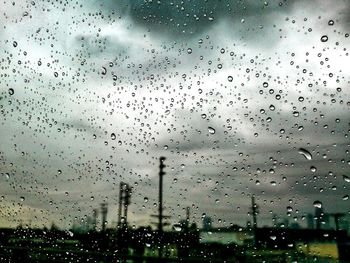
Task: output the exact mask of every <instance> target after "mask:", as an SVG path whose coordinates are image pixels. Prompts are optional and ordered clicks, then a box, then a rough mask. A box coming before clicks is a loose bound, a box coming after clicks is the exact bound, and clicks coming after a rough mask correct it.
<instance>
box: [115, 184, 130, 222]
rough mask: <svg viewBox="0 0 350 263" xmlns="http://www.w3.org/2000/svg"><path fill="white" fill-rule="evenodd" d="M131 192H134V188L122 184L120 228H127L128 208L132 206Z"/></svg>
mask: <svg viewBox="0 0 350 263" xmlns="http://www.w3.org/2000/svg"><path fill="white" fill-rule="evenodd" d="M131 191H132V187H131V186H130V185H129V184H126V183H123V182H121V183H120V188H119V207H118V228H121V227H124V226H127V218H128V206H129V205H130V197H131ZM122 208H123V209H122ZM122 221H123V222H122Z"/></svg>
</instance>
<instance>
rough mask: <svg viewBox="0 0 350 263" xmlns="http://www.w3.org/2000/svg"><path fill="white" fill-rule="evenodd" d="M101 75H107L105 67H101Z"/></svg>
mask: <svg viewBox="0 0 350 263" xmlns="http://www.w3.org/2000/svg"><path fill="white" fill-rule="evenodd" d="M101 73H102V75H106V74H107V69H106V68H105V67H102V71H101Z"/></svg>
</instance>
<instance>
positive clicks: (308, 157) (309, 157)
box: [298, 148, 312, 161]
mask: <svg viewBox="0 0 350 263" xmlns="http://www.w3.org/2000/svg"><path fill="white" fill-rule="evenodd" d="M298 153H300V154H301V155H302V156H304V157H305V158H306V160H309V161H310V160H312V155H311V153H310V152H309V151H308V150H306V149H304V148H299V150H298Z"/></svg>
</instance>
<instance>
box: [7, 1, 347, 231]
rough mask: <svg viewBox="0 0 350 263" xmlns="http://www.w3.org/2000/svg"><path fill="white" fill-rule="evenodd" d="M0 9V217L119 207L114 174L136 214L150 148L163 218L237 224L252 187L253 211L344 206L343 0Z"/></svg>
mask: <svg viewBox="0 0 350 263" xmlns="http://www.w3.org/2000/svg"><path fill="white" fill-rule="evenodd" d="M0 9H1V12H0V25H1V27H0V54H1V57H0V67H1V71H0V88H1V94H0V109H1V114H0V116H1V117H0V118H1V119H0V138H1V144H0V145H1V146H0V158H1V162H0V170H1V171H0V173H1V174H0V176H1V177H0V180H1V184H0V195H1V200H0V208H1V209H0V226H17V225H18V224H19V222H20V221H22V222H23V223H24V224H28V222H29V221H31V222H32V226H37V227H42V226H44V225H46V226H49V225H50V224H51V222H52V221H54V222H55V223H56V224H57V225H58V226H60V227H64V228H68V227H70V226H71V224H72V223H73V221H74V220H75V218H78V219H81V218H84V217H85V216H90V215H92V210H93V209H94V208H98V207H99V204H100V203H101V202H104V201H106V202H107V203H108V205H109V213H108V221H109V222H112V221H116V219H117V203H118V187H119V183H120V182H121V181H123V182H126V183H129V184H131V185H132V186H133V194H132V203H131V205H130V207H129V220H130V223H131V224H135V225H138V226H139V225H148V224H149V223H150V215H151V214H155V213H156V212H157V206H156V205H155V203H157V198H158V196H157V193H158V188H157V187H158V165H159V157H160V156H165V157H166V158H167V159H166V161H165V164H166V168H165V171H166V175H165V178H164V202H165V204H164V206H165V213H166V214H168V215H171V219H170V221H171V222H172V223H175V222H177V221H179V219H181V218H183V217H184V216H185V208H186V207H187V206H190V207H191V220H193V221H196V222H197V223H200V222H201V217H202V215H203V214H204V213H205V214H207V215H209V216H211V217H212V218H213V220H214V225H216V226H222V225H229V224H236V223H237V224H242V225H244V224H245V222H246V221H247V220H250V217H249V215H248V212H249V209H250V198H251V195H252V194H254V195H255V196H256V201H257V203H258V205H259V206H260V215H259V221H258V223H259V224H260V225H262V224H271V222H272V220H271V218H272V214H271V213H276V214H277V215H278V216H279V217H288V218H290V221H291V222H292V221H293V220H294V218H295V220H297V222H299V223H300V224H304V221H303V220H302V216H303V215H304V214H305V213H310V212H311V213H313V211H314V207H313V203H314V201H317V200H318V201H320V202H322V203H323V207H324V209H325V211H326V212H347V213H349V212H350V199H348V198H347V195H348V194H349V187H350V179H348V178H347V177H346V176H349V177H350V172H349V165H350V158H349V145H350V140H349V137H348V134H349V129H350V127H349V124H350V114H349V107H350V90H349V80H350V72H349V70H348V69H349V68H350V60H349V46H350V45H349V41H350V38H349V33H350V32H349V31H350V30H349V29H350V16H349V10H350V3H349V1H346V0H344V1H342V0H337V1H335V0H329V1H326V0H310V1H301V0H300V1H297V0H294V1H293V0H290V1H289V0H288V1H287V0H283V1H282V0H281V1H280V2H279V1H271V0H270V1H257V0H246V1H238V0H231V1H229V0H227V1H217V2H216V1H207V2H206V1H200V0H195V1H188V0H185V1H177V0H176V1H172V2H171V1H143V0H137V1H136V0H130V1H127V0H122V1H117V0H107V1H97V0H88V1H86V0H85V1H74V3H73V2H70V1H61V2H57V1H36V2H34V1H7V0H5V1H4V2H3V3H2V4H1V8H0ZM300 148H303V149H305V150H306V152H302V151H301V150H300ZM309 154H310V155H311V157H310V156H309ZM306 157H308V158H306ZM287 207H289V208H287ZM288 211H289V212H290V215H289V216H288V215H287V212H288ZM220 221H221V222H220Z"/></svg>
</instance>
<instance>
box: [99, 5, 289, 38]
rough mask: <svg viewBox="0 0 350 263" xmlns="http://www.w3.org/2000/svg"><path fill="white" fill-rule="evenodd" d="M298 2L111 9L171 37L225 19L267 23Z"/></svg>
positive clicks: (136, 6) (204, 28) (195, 30)
mask: <svg viewBox="0 0 350 263" xmlns="http://www.w3.org/2000/svg"><path fill="white" fill-rule="evenodd" d="M295 2H296V1H292V2H291V3H290V1H284V2H282V1H281V3H280V4H279V2H277V1H273V2H272V1H253V0H249V1H238V0H223V1H201V0H192V1H189V0H187V1H180V0H175V1H144V0H137V1H126V0H124V1H109V2H108V3H106V7H107V8H112V9H113V10H116V11H117V12H118V10H122V11H120V12H125V11H128V12H129V15H130V17H131V18H132V19H133V21H135V22H137V23H138V24H139V25H141V26H143V27H146V28H149V29H152V31H153V30H154V31H160V32H161V33H165V34H167V35H168V36H174V35H173V34H175V35H181V34H185V35H187V36H189V35H196V34H199V33H201V32H203V31H206V30H208V28H210V27H211V26H212V25H213V24H215V23H217V22H220V21H221V19H229V20H231V21H232V24H231V26H230V27H236V26H237V24H238V25H239V24H240V21H241V20H242V19H244V18H247V17H251V16H254V17H257V18H258V20H263V19H262V18H264V21H265V23H266V22H267V21H266V19H268V17H269V15H270V14H271V13H274V12H288V11H289V10H290V8H291V7H292V6H293V4H295ZM230 27H228V29H229V28H230Z"/></svg>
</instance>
